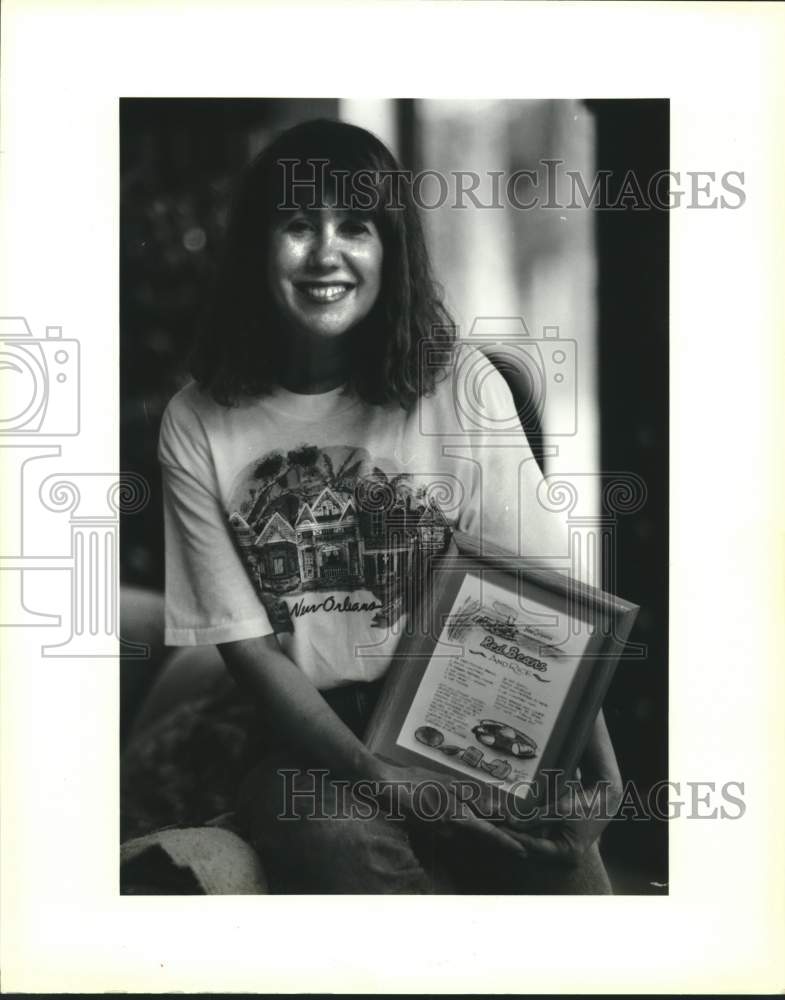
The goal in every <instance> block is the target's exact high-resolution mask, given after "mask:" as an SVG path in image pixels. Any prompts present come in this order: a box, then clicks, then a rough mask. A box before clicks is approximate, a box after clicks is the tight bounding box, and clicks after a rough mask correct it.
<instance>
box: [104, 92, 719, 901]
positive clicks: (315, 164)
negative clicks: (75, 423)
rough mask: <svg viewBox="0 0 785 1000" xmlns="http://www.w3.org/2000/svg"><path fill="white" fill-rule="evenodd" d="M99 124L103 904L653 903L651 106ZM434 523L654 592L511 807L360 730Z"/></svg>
mask: <svg viewBox="0 0 785 1000" xmlns="http://www.w3.org/2000/svg"><path fill="white" fill-rule="evenodd" d="M119 114H120V151H121V156H120V171H121V178H120V185H121V205H120V211H121V217H120V282H121V285H120V292H121V298H120V309H121V312H120V320H121V329H120V333H121V340H120V354H121V357H120V380H121V417H122V422H121V444H122V452H121V465H122V468H123V470H124V471H125V472H130V473H132V474H135V475H139V476H142V477H144V478H145V480H146V481H147V482H148V483H150V484H151V497H152V499H151V502H150V503H149V504H148V505H147V507H146V508H145V509H144V511H142V512H139V513H130V514H128V515H126V516H125V517H124V518H123V519H122V525H121V565H122V576H121V580H122V589H121V610H122V615H123V617H122V637H123V639H124V640H125V641H128V642H131V643H132V644H135V643H140V642H149V644H150V646H151V649H152V655H151V656H150V658H149V659H147V660H146V661H145V662H144V663H142V664H140V663H139V662H138V660H136V659H134V658H131V659H128V660H127V661H126V662H125V663H124V664H123V667H122V671H123V673H122V685H121V698H122V704H121V721H122V757H121V812H122V830H121V836H122V839H123V847H122V855H121V880H122V891H123V892H126V893H129V894H132V893H144V894H148V893H153V892H156V891H157V892H161V893H176V892H183V893H186V892H205V893H215V892H218V893H220V892H224V893H232V892H247V893H253V892H270V893H295V892H298V893H350V894H356V893H433V892H454V893H460V892H480V893H491V892H493V893H526V892H536V893H543V892H547V893H554V894H576V893H587V894H592V893H602V894H609V893H614V892H615V893H622V894H623V893H630V894H663V893H667V891H668V851H667V823H666V822H665V819H666V816H665V814H664V812H663V811H662V806H661V804H660V803H659V802H658V789H659V788H661V787H662V786H663V785H664V782H665V781H666V779H667V740H668V727H667V721H668V720H667V691H668V656H667V633H668V594H667V528H668V511H667V493H668V222H669V215H668V208H669V199H670V198H671V197H672V196H671V194H670V185H671V183H672V179H671V177H670V174H669V173H668V170H669V167H670V162H669V152H668V123H669V108H668V102H667V100H622V101H610V100H609V101H599V100H595V101H593V100H531V101H513V100H500V101H470V100H442V101H431V100H409V99H400V100H379V101H369V100H357V99H352V98H340V99H334V100H327V99H322V100H319V101H307V100H285V99H269V100H251V99H242V100H222V99H209V98H208V99H169V100H166V99H157V98H150V99H147V98H145V99H123V100H122V101H121V102H120V109H119ZM732 180H733V179H730V180H727V185H728V187H727V189H721V188H720V184H719V183H718V185H717V187H718V192H719V193H721V194H722V195H723V196H724V197H727V198H736V200H738V197H739V195H738V192H737V193H735V194H734V192H733V189H732ZM455 531H461V532H465V533H467V534H469V535H470V536H472V537H474V538H475V539H476V540H477V541H478V542H479V545H480V547H481V548H482V547H483V545H484V544H487V543H492V544H495V545H498V546H502V547H503V548H505V549H506V550H507V551H509V552H511V553H513V554H514V555H516V556H519V557H520V559H521V561H522V565H526V564H529V565H531V564H536V563H537V561H539V562H540V563H541V564H543V565H545V566H548V567H550V568H551V569H553V570H555V571H557V572H559V573H561V574H563V575H565V576H566V577H567V578H570V579H575V580H579V581H582V582H584V583H587V584H590V585H594V586H596V587H599V588H602V589H604V590H606V591H612V592H613V593H614V594H615V595H617V596H618V597H620V598H623V599H627V600H630V601H632V602H633V603H634V604H635V605H637V606H638V607H639V608H640V612H639V621H638V625H637V627H636V628H635V629H634V630H633V633H632V635H631V636H630V637H629V642H628V643H627V645H626V646H625V648H624V649H623V650H622V651H621V662H620V666H619V669H618V670H617V673H616V676H615V679H614V681H613V683H612V684H611V686H610V688H609V690H608V692H607V696H606V699H605V703H604V706H603V708H602V710H601V711H600V713H599V714H596V706H595V714H596V720H595V723H594V728H593V731H592V735H591V738H590V739H589V740H588V742H587V746H586V748H585V753H584V755H583V757H582V758H581V761H580V763H579V766H578V773H579V774H580V779H577V778H576V775H575V774H566V773H565V774H564V775H561V776H558V777H560V779H563V781H564V782H565V783H569V782H571V781H572V782H573V783H574V784H573V786H572V787H567V786H566V785H565V787H564V788H562V786H561V781H559V783H558V796H559V799H558V805H559V808H557V801H552V802H549V803H546V804H545V805H544V807H543V809H542V810H541V813H540V815H539V816H538V817H532V818H531V819H530V820H529V821H528V822H520V821H519V822H516V820H515V817H509V816H508V817H507V818H506V819H505V818H504V816H500V815H499V816H497V815H492V814H491V813H487V811H486V812H484V811H483V810H484V809H486V810H487V805H484V799H485V797H486V796H485V794H484V793H485V792H487V791H488V790H489V789H490V788H492V787H493V785H492V784H491V786H487V787H486V786H483V788H482V789H480V788H477V789H476V796H477V797H476V801H474V800H473V799H472V800H470V801H469V802H468V804H467V803H463V802H462V801H461V796H462V795H465V794H469V793H470V791H471V783H470V782H468V781H466V782H464V784H465V785H467V786H468V787H467V788H464V789H461V788H455V787H447V788H445V789H444V795H443V796H442V797H441V798H440V797H439V796H438V795H437V798H438V799H439V801H438V802H437V801H434V795H435V792H434V790H433V788H432V787H431V785H432V784H433V782H434V780H435V776H436V774H437V772H435V771H434V770H431V771H429V770H428V768H427V767H419V768H418V767H413V766H403V765H401V764H400V763H399V762H398V763H397V764H393V763H392V762H390V761H388V760H381V759H379V755H378V754H374V753H372V752H370V751H369V749H368V748H367V746H366V745H365V742H364V732H365V729H366V727H367V725H368V722H369V719H370V713H371V712H372V710H373V709H374V706H375V704H376V701H377V699H378V698H379V696H380V693H381V691H382V690H383V689H384V684H385V677H386V675H387V672H388V668H389V666H390V664H391V663H392V662H393V661H394V660H396V659H400V658H405V657H406V653H405V652H403V651H402V647H401V639H402V637H403V635H404V634H405V632H406V631H407V627H410V623H411V621H412V612H413V607H412V605H413V604H414V603H415V602H416V601H417V600H418V598H421V597H422V595H424V593H425V591H426V590H427V579H428V575H429V573H431V572H432V570H433V566H432V563H433V561H434V560H435V559H436V560H438V558H439V557H440V556H442V555H444V554H445V553H447V552H448V551H449V548H450V545H451V540H452V535H453V533H454V532H455ZM452 544H454V542H453V543H452ZM489 586H490V584H489ZM425 599H426V600H427V598H425ZM518 618H519V619H520V623H523V622H525V621H529V623H531V621H532V619H531V618H530V617H529V618H528V619H527V617H526V614H525V607H524V606H523V605H521V606H520V608H519V609H518ZM518 618H516V610H515V608H514V607H513V608H512V610H511V611H510V613H508V614H507V620H508V625H509V626H511V627H512V628H513V629H514V628H515V626H516V621H517V620H518ZM539 619H542V621H543V626H542V629H541V630H540V632H539V634H538V635H536V634H535V635H534V638H532V636H530V637H529V643H530V645H531V650H532V653H533V654H535V655H536V654H538V651H539V652H542V650H543V649H544V648H547V649H549V650H551V649H554V650H555V651H556V654H557V655H558V652H559V651H560V650H561V652H562V653H563V655H564V656H565V657H566V661H565V662H564V666H563V668H562V673H563V678H562V679H561V681H562V682H563V683H565V684H566V683H567V679H568V678H569V677H571V671H572V670H573V669H574V666H575V664H574V663H569V662H567V661H569V658H570V657H569V653H568V652H567V649H568V648H569V640H567V639H566V638H565V637H564V636H562V635H557V633H558V632H559V631H560V630H559V628H558V627H555V626H553V625H548V624H547V621H546V619H547V615H546V614H544V613H543V610H542V609H540V611H539ZM556 680H557V685H558V683H559V682H560V680H559V678H557V679H556ZM467 697H468V693H467ZM500 697H501V695H500ZM500 711H502V709H499V708H498V707H497V714H498V713H499V712H500ZM477 721H479V720H475V723H476V722H477ZM470 728H471V727H468V726H467V732H466V734H464V735H468V734H469V729H470ZM477 752H479V751H477ZM426 763H427V762H426ZM295 770H296V771H298V774H297V775H296V776H294V775H293V774H291V773H290V772H293V771H295ZM322 771H325V772H327V773H326V774H325V775H324V777H322ZM555 772H556V769H554V775H553V778H554V781H555V779H556V777H557V775H556V773H555ZM486 777H487V774H486ZM347 782H348V783H349V784H348V788H349V797H348V798H347V799H345V801H343V800H342V799H341V796H345V795H346V793H345V792H344V791H340V794H339V790H340V789H342V788H344V786H345V784H346V783H347ZM429 783H430V784H429ZM625 783H626V784H625ZM434 787H435V786H434ZM497 787H498V782H497ZM555 788H556V784H554V789H555ZM369 789H370V791H369ZM311 793H312V794H311ZM363 793H364V794H365V796H366V799H367V796H368V795H370V797H371V803H370V804H369V803H368V802H367V801H365V803H364V805H363V807H362V808H360V806H359V803H358V802H356V801H355V799H356V797H357V795H360V796H362V795H363ZM554 794H555V793H554ZM309 796H310V797H309ZM391 797H394V799H395V801H393V799H392V798H391ZM551 797H552V798H553V795H552V796H551ZM568 799H574V800H575V801H574V802H573V803H572V805H571V806H569V807H568V806H567V804H566V803H567V801H568ZM421 800H422V801H421ZM622 805H624V809H623V810H622V812H621V815H619V808H620V807H621V806H622ZM658 810H659V814H658ZM360 812H362V814H363V817H365V818H359V816H358V815H355V814H357V813H360ZM401 812H402V813H403V819H401V818H400V815H398V814H400V813H401ZM293 813H297V815H298V816H299V819H298V820H297V821H295V820H293V818H292V814H293ZM562 813H563V815H562ZM366 814H367V815H366ZM396 817H397V818H396ZM514 827H517V828H514ZM483 836H485V837H486V838H488V840H489V845H485V844H483V841H482V838H483ZM170 845H171V846H170ZM212 845H214V847H213V846H212ZM477 845H479V847H480V850H481V853H482V856H483V857H484V858H485V857H488V856H489V849H491V850H495V851H496V854H497V855H498V862H499V863H498V870H497V871H495V872H487V873H485V874H484V876H483V879H484V880H483V879H478V877H477V871H476V870H475V869H476V867H477V862H476V861H475V860H473V852H475V853H476V850H475V849H476V847H477ZM190 850H192V851H193V857H194V862H193V865H190V864H189V862H188V857H189V855H188V852H189V851H190ZM233 851H236V854H237V857H236V860H234V861H233V854H232V852H233ZM167 857H168V858H169V859H170V860H169V862H166V860H165V859H166V858H167ZM205 858H207V859H208V861H205ZM209 859H212V862H210V861H209ZM210 863H212V864H214V867H215V870H212V869H211V870H210V871H205V872H202V869H204V866H205V865H206V864H210ZM238 871H243V872H244V873H246V874H245V878H246V879H247V881H245V882H243V880H242V879H240V878H238V875H237V872H238ZM222 879H225V881H222Z"/></svg>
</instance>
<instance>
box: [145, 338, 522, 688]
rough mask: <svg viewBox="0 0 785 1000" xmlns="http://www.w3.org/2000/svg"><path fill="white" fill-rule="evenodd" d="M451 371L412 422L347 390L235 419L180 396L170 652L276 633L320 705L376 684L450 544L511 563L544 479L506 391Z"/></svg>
mask: <svg viewBox="0 0 785 1000" xmlns="http://www.w3.org/2000/svg"><path fill="white" fill-rule="evenodd" d="M460 356H461V357H462V358H463V359H464V363H462V364H460V366H458V365H456V369H455V370H454V371H453V372H451V373H449V374H447V376H446V377H445V378H443V379H442V381H440V382H439V383H438V384H437V387H436V390H435V392H434V394H433V395H431V396H427V397H423V398H422V399H421V400H420V401H419V402H418V403H417V404H416V405H415V406H414V407H413V408H412V409H411V410H408V411H407V410H404V409H403V408H402V407H401V406H400V405H398V404H391V405H387V406H375V405H372V404H368V403H365V402H363V401H362V400H360V399H358V398H357V397H356V396H354V395H350V394H347V393H346V392H345V391H344V390H343V389H335V390H333V391H331V392H326V393H319V394H312V395H310V394H299V393H292V392H289V391H288V390H285V389H283V388H276V389H275V390H273V391H272V392H271V393H269V394H266V395H263V396H259V397H254V398H250V399H247V400H245V401H244V402H242V403H241V404H240V405H238V406H234V407H224V406H221V405H220V404H218V403H216V402H215V401H214V400H212V399H211V397H209V396H208V395H207V394H205V393H203V392H202V391H201V390H200V389H199V388H198V386H196V385H195V384H193V383H192V384H190V385H188V386H186V388H184V389H183V390H181V391H180V392H179V393H177V395H176V396H174V398H173V399H172V400H171V402H170V403H169V406H168V407H167V409H166V412H165V414H164V417H163V421H162V425H161V436H160V442H159V459H160V462H161V466H162V470H163V483H164V513H165V525H166V642H167V643H168V644H170V645H198V644H212V643H223V642H231V641H234V640H238V639H247V638H251V637H254V636H262V635H267V634H270V633H272V632H275V633H276V634H277V636H278V639H279V642H280V644H281V647H282V649H283V650H284V652H286V653H287V654H288V655H289V656H290V657H291V659H292V660H294V662H295V663H296V664H297V665H298V666H299V667H300V668H301V669H302V670H303V671H304V672H305V673H306V674H307V675H308V676H309V677H310V678H311V680H312V681H313V682H314V684H315V685H316V686H317V687H319V688H322V689H325V688H330V687H334V686H337V685H340V684H342V683H348V682H350V681H356V680H366V681H368V680H374V679H375V678H377V677H379V676H381V675H382V674H383V673H384V671H385V670H386V669H387V666H388V665H389V663H390V660H391V657H392V654H393V652H394V650H395V646H396V645H397V643H398V641H399V640H400V636H401V632H402V629H403V627H404V626H405V624H406V620H407V619H406V616H407V614H408V611H409V608H410V606H411V601H412V599H413V595H414V594H415V593H416V591H417V587H418V586H419V585H420V584H419V581H421V580H422V579H423V578H424V574H425V573H426V570H427V566H428V563H429V560H430V559H431V558H432V557H433V556H434V555H436V554H438V553H441V552H443V551H445V549H446V548H447V546H448V545H449V542H450V538H451V535H452V532H453V530H454V529H456V528H457V529H459V530H461V531H466V532H469V533H470V534H473V535H475V536H477V537H480V538H487V539H490V540H491V541H493V542H495V543H496V544H498V545H503V546H504V547H505V548H507V549H510V550H512V551H515V552H517V551H520V548H519V547H520V543H521V533H520V525H521V522H520V518H519V514H521V513H522V511H521V509H520V498H521V497H522V496H523V495H524V494H525V493H530V494H531V493H533V492H534V490H535V489H536V486H537V483H538V482H539V479H540V474H539V470H538V469H537V466H536V463H535V462H534V460H533V458H532V455H531V451H530V450H529V448H528V444H527V442H526V439H525V436H524V434H523V432H522V431H521V430H520V426H519V425H518V424H517V421H516V420H515V407H514V404H513V401H512V397H511V394H510V391H509V389H508V387H507V384H506V382H505V381H504V379H503V378H502V376H501V375H500V374H499V373H498V371H497V370H496V369H495V368H494V367H493V365H492V364H491V362H490V361H488V360H487V359H486V358H485V357H484V356H483V355H482V354H481V353H480V352H478V351H473V352H472V353H471V355H469V356H468V358H469V362H470V363H469V364H468V365H467V364H466V363H465V361H466V358H467V354H466V352H465V350H464V351H463V352H462V353H461V355H460ZM459 368H460V370H461V371H463V372H465V373H466V372H470V376H469V377H470V379H471V387H469V391H467V385H466V383H465V379H464V382H463V384H460V383H459V382H458V381H457V380H456V372H457V371H458V369H459ZM478 386H479V387H480V390H477V387H478ZM478 392H479V395H478ZM472 393H474V396H472ZM480 396H481V402H479V403H478V401H477V400H478V399H479V398H480ZM473 399H474V402H472V400H473ZM510 430H512V433H510ZM500 431H502V432H503V434H502V436H500V434H499V432H500ZM540 516H541V515H540Z"/></svg>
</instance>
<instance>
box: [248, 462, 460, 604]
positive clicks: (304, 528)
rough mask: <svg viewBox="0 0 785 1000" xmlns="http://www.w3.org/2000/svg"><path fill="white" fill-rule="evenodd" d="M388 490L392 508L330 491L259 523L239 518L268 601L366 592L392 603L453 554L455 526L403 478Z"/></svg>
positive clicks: (265, 515)
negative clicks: (410, 582)
mask: <svg viewBox="0 0 785 1000" xmlns="http://www.w3.org/2000/svg"><path fill="white" fill-rule="evenodd" d="M341 485H342V486H343V485H344V482H342V484H341ZM385 487H386V489H387V492H386V494H384V502H379V501H378V497H377V498H376V500H377V502H375V503H374V502H366V503H362V502H360V501H359V500H358V496H359V495H360V494H359V493H358V491H353V492H349V491H348V490H345V489H339V488H337V487H335V486H330V485H328V486H324V487H323V488H321V489H320V490H319V492H318V493H314V494H313V495H311V496H306V497H299V498H297V503H296V505H295V504H292V503H291V502H289V503H281V502H278V503H276V505H275V509H274V510H272V511H270V507H269V506H268V507H267V508H266V510H265V511H262V512H259V517H258V519H257V520H256V522H255V523H253V521H252V523H249V522H248V521H246V519H245V518H244V517H243V516H242V515H241V514H240V513H239V512H238V511H234V512H233V513H232V514H231V515H230V517H229V524H230V526H231V528H232V531H233V533H234V537H235V539H236V542H237V545H238V547H239V549H240V552H241V555H242V557H243V560H244V562H245V564H246V566H247V567H248V570H249V572H250V574H251V578H252V580H253V582H254V585H255V586H256V588H257V590H258V591H259V593H260V595H275V596H280V595H284V594H287V595H289V594H295V593H298V592H301V591H310V590H354V589H357V588H366V589H369V590H371V591H373V593H374V594H376V595H377V596H379V597H380V598H381V599H383V600H387V599H389V597H390V595H391V594H393V593H395V592H396V591H397V590H399V589H400V587H401V585H402V582H403V581H404V580H406V579H407V578H409V577H411V576H412V575H416V574H418V573H419V572H420V571H421V569H422V567H423V565H424V563H425V561H427V558H428V557H430V556H432V555H434V554H436V553H439V552H442V551H444V549H445V548H446V547H447V544H448V543H449V540H450V534H451V531H450V526H449V523H448V521H447V519H446V518H445V516H444V515H443V513H442V512H441V510H440V509H439V507H438V505H437V504H436V503H435V502H434V501H433V500H427V499H425V498H424V497H423V496H420V495H418V494H417V493H416V492H415V491H414V490H413V489H412V487H411V485H410V484H408V483H406V482H405V480H403V479H401V478H400V477H399V479H398V480H397V481H396V484H395V488H394V489H393V488H392V487H389V485H387V484H385ZM291 497H292V494H289V497H287V500H290V499H291ZM279 501H280V498H279ZM253 513H257V511H255V510H254V511H253Z"/></svg>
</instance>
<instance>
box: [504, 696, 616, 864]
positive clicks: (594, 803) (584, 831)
mask: <svg viewBox="0 0 785 1000" xmlns="http://www.w3.org/2000/svg"><path fill="white" fill-rule="evenodd" d="M621 795H622V782H621V775H620V774H619V768H618V764H617V762H616V755H615V754H614V752H613V746H612V744H611V741H610V736H609V734H608V729H607V727H606V725H605V719H604V718H603V715H602V712H600V714H599V715H598V716H597V721H596V722H595V724H594V729H593V731H592V736H591V738H590V741H589V744H588V746H587V748H586V752H585V754H584V758H583V760H582V761H581V772H579V777H578V778H577V779H574V780H573V781H571V782H563V783H562V789H561V792H560V794H559V795H558V797H557V800H556V803H555V804H554V803H548V804H547V807H546V810H545V813H544V815H542V816H541V817H539V818H536V819H532V820H520V819H515V818H514V817H512V816H508V817H507V825H508V826H509V827H510V828H511V831H512V836H514V837H515V839H516V840H517V841H518V843H519V844H521V845H522V846H523V847H525V848H526V850H527V851H528V853H529V856H530V857H531V858H542V859H545V860H549V861H553V862H556V863H560V864H567V865H575V864H578V863H579V861H580V859H581V857H582V856H583V855H584V853H585V852H586V851H587V850H588V849H589V848H590V847H591V845H592V844H594V843H595V842H596V841H597V840H598V839H599V837H600V835H601V834H602V832H603V830H604V829H605V827H606V826H607V825H608V823H609V822H610V820H611V819H612V818H613V816H614V815H615V813H616V811H617V810H618V808H619V805H620V803H621Z"/></svg>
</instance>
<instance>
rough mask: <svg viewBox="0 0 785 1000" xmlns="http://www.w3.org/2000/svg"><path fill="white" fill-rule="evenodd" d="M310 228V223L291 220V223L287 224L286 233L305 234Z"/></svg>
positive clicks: (305, 220)
mask: <svg viewBox="0 0 785 1000" xmlns="http://www.w3.org/2000/svg"><path fill="white" fill-rule="evenodd" d="M311 228H312V226H311V223H310V222H308V220H307V219H292V221H291V222H289V223H287V226H286V232H287V233H295V234H299V233H307V232H309V231H310V230H311Z"/></svg>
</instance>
